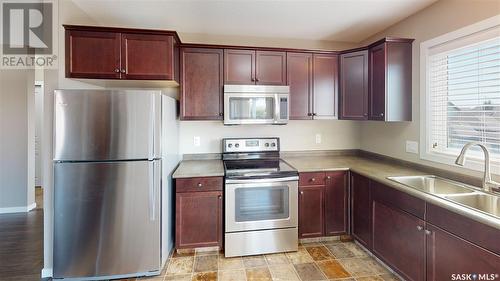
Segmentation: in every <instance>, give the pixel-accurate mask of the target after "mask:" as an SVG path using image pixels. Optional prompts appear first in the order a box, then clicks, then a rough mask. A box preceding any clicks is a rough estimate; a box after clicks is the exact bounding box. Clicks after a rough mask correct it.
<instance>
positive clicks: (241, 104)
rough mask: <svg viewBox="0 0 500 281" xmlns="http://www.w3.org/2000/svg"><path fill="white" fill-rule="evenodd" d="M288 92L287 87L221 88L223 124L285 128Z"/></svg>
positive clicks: (234, 86) (240, 86)
mask: <svg viewBox="0 0 500 281" xmlns="http://www.w3.org/2000/svg"><path fill="white" fill-rule="evenodd" d="M289 93H290V87H289V86H263V85H224V125H241V124H274V125H284V124H286V123H288V112H289V111H290V110H289V107H290V106H289V102H288V101H289Z"/></svg>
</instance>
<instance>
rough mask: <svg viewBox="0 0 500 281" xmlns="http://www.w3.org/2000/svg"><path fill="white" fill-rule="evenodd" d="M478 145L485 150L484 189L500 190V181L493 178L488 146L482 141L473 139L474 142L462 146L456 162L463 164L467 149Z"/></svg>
mask: <svg viewBox="0 0 500 281" xmlns="http://www.w3.org/2000/svg"><path fill="white" fill-rule="evenodd" d="M474 145H477V146H479V147H481V148H482V149H483V152H484V177H483V189H484V191H487V192H492V191H496V192H498V191H500V183H498V182H495V181H493V180H492V179H491V168H490V167H491V162H490V152H489V150H488V148H487V147H486V146H484V145H483V144H481V143H480V142H477V141H473V142H468V143H466V144H465V145H464V147H463V148H462V151H461V152H460V154H459V155H458V157H457V160H456V161H455V164H457V165H460V166H463V165H464V163H465V153H466V152H467V150H468V149H469V148H470V147H471V146H474Z"/></svg>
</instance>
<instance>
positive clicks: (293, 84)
mask: <svg viewBox="0 0 500 281" xmlns="http://www.w3.org/2000/svg"><path fill="white" fill-rule="evenodd" d="M337 59H338V56H337V55H334V54H311V53H296V52H288V53H287V81H288V85H289V86H290V119H325V118H335V117H336V116H337V110H336V108H337V91H338V72H337V70H338V61H337Z"/></svg>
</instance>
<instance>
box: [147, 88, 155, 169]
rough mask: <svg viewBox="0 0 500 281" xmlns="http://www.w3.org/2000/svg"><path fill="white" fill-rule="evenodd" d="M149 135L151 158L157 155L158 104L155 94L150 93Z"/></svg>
mask: <svg viewBox="0 0 500 281" xmlns="http://www.w3.org/2000/svg"><path fill="white" fill-rule="evenodd" d="M149 106H150V110H149V126H150V127H149V136H148V140H149V143H148V148H149V160H152V159H154V158H155V157H156V156H155V133H156V132H155V126H156V124H155V122H156V120H155V119H156V118H155V116H156V112H155V111H156V105H155V96H154V95H150V100H149Z"/></svg>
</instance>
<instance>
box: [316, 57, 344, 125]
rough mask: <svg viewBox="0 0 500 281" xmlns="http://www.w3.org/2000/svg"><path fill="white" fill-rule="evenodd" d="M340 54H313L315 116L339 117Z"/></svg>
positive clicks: (325, 117)
mask: <svg viewBox="0 0 500 281" xmlns="http://www.w3.org/2000/svg"><path fill="white" fill-rule="evenodd" d="M337 91H338V56H337V55H332V54H313V112H312V114H313V116H314V118H315V119H332V118H336V117H337V96H338V95H337Z"/></svg>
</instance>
